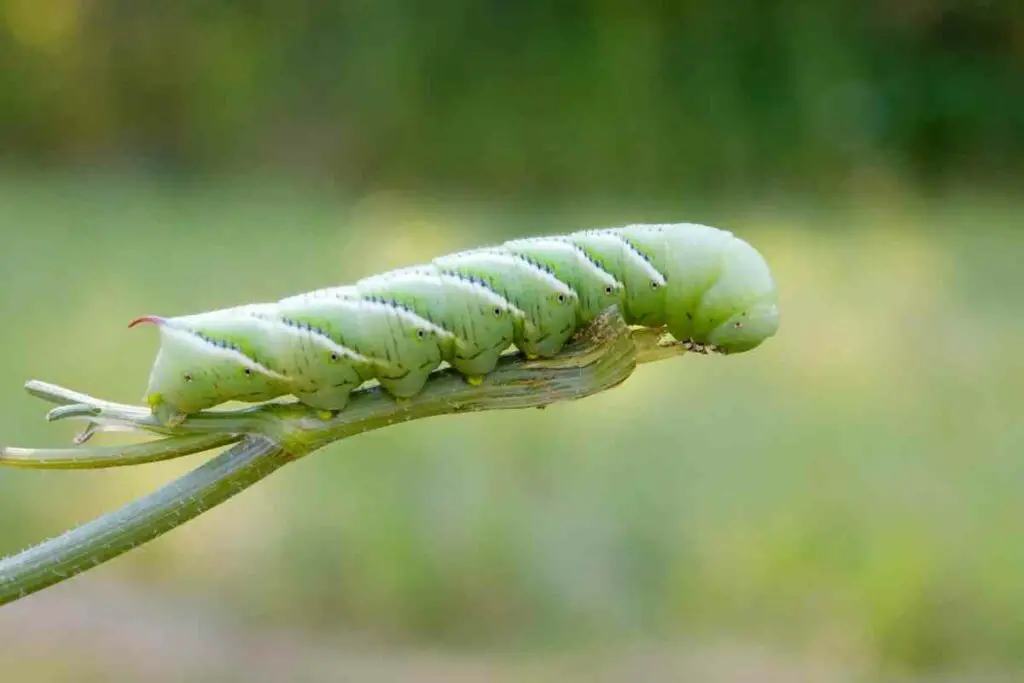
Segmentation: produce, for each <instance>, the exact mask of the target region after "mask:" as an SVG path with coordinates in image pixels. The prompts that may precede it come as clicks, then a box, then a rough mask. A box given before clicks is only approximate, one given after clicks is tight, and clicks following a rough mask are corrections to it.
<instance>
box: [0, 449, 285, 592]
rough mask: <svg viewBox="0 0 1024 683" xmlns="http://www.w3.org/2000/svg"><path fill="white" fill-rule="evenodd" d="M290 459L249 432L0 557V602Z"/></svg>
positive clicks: (185, 516)
mask: <svg viewBox="0 0 1024 683" xmlns="http://www.w3.org/2000/svg"><path fill="white" fill-rule="evenodd" d="M288 461H289V458H288V457H287V456H285V455H284V452H283V451H282V450H281V448H280V447H279V446H277V445H276V444H274V443H273V442H272V441H270V440H269V439H267V438H265V437H259V436H254V437H247V438H246V439H245V440H244V441H243V442H242V443H240V444H237V445H235V446H233V447H232V448H230V449H228V450H227V451H225V452H224V453H221V454H220V455H218V456H217V457H215V458H213V459H212V460H210V461H209V462H207V463H204V464H203V465H201V466H200V467H198V468H197V469H195V470H193V471H191V472H189V473H188V474H186V475H184V476H183V477H181V478H179V479H177V480H175V481H173V482H171V483H170V484H167V485H166V486H164V487H163V488H160V489H158V490H157V491H154V492H153V493H151V494H149V495H147V496H145V497H143V498H141V499H139V500H137V501H135V502H132V503H129V504H128V505H125V506H124V507H122V508H120V509H119V510H115V511H113V512H108V513H107V514H105V515H103V516H101V517H98V518H97V519H95V520H93V521H91V522H88V523H87V524H83V525H82V526H80V527H78V528H76V529H73V530H72V531H69V532H67V533H65V534H63V535H62V536H57V537H56V538H51V539H50V540H48V541H44V542H43V543H40V544H39V545H37V546H34V547H32V548H29V549H28V550H25V551H23V552H21V553H19V554H17V555H14V556H11V557H8V558H5V559H4V560H2V561H0V605H3V604H6V603H9V602H12V601H14V600H17V599H19V598H23V597H25V596H26V595H29V594H31V593H34V592H36V591H38V590H41V589H43V588H46V587H47V586H50V585H53V584H55V583H59V582H61V581H65V580H67V579H69V578H71V577H72V576H75V575H76V574H80V573H81V572H83V571H85V570H87V569H92V568H93V567H96V566H98V565H100V564H102V563H104V562H106V561H108V560H110V559H113V558H114V557H117V556H118V555H120V554H121V553H123V552H125V551H127V550H131V549H132V548H135V547H137V546H139V545H142V544H143V543H145V542H146V541H149V540H151V539H153V538H156V537H157V536H160V535H161V534H164V533H166V532H168V531H170V530H171V529H173V528H175V527H177V526H180V525H181V524H184V523H185V522H187V521H188V520H190V519H192V518H193V517H196V516H197V515H199V514H200V513H202V512H204V511H206V510H209V509H210V508H211V507H213V506H215V505H218V504H220V503H223V502H224V501H225V500H227V499H228V498H230V497H231V496H233V495H235V494H236V493H239V492H241V491H243V490H244V489H246V488H248V487H249V486H251V485H252V484H254V483H256V482H257V481H259V480H260V479H262V478H263V477H266V476H267V475H269V474H270V473H271V472H273V471H274V470H276V469H277V468H279V467H281V466H282V465H284V464H285V463H287V462H288Z"/></svg>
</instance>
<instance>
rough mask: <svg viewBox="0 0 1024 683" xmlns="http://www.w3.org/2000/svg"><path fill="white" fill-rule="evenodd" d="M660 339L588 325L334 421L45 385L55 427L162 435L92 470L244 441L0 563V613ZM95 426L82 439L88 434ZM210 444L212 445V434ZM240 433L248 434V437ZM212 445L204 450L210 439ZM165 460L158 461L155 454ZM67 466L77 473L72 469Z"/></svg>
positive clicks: (34, 460)
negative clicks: (122, 399) (259, 493)
mask: <svg viewBox="0 0 1024 683" xmlns="http://www.w3.org/2000/svg"><path fill="white" fill-rule="evenodd" d="M686 350H687V349H686V347H685V345H681V344H675V343H666V342H664V341H663V340H662V339H661V338H660V336H659V335H658V333H657V332H656V331H652V330H634V331H630V329H629V328H628V327H627V326H626V324H625V323H624V322H623V320H622V318H621V317H620V316H619V315H618V313H617V312H616V311H615V310H614V309H610V310H609V311H606V312H605V314H603V315H602V316H600V317H599V318H598V319H597V320H596V321H594V323H592V324H591V325H590V326H589V327H588V328H587V329H586V330H585V331H584V332H583V334H582V335H581V336H580V338H579V339H577V340H576V341H574V342H573V343H572V344H570V345H569V346H567V347H566V349H565V350H564V351H563V352H562V353H561V354H560V355H559V356H557V357H556V358H553V359H547V360H535V361H525V360H523V359H522V358H521V357H519V356H509V357H505V358H502V360H501V363H500V364H499V366H498V368H497V369H496V370H495V371H494V372H492V373H491V374H489V375H488V376H487V377H486V379H485V381H484V382H483V383H482V384H481V385H479V386H473V385H470V384H469V383H467V382H466V381H465V380H464V379H462V378H461V377H460V376H459V375H458V374H457V373H455V372H454V371H443V372H439V373H437V374H436V376H435V377H433V378H432V379H431V380H430V382H428V384H427V386H426V388H425V389H424V390H423V391H422V392H421V393H420V394H418V395H417V396H416V397H415V398H413V399H410V400H408V401H405V402H396V401H395V400H394V399H392V398H391V397H390V396H388V395H387V394H386V393H385V392H383V391H382V390H380V389H379V388H373V389H366V390H361V391H358V392H356V393H355V394H354V395H353V397H352V399H351V401H350V403H349V405H348V406H347V407H346V408H345V410H343V411H340V412H339V413H337V414H336V415H332V416H328V417H327V418H326V419H325V417H324V416H322V415H321V414H320V413H318V412H317V411H315V410H312V409H310V408H308V407H306V406H302V405H299V404H271V405H265V406H259V407H256V408H247V409H243V410H236V411H222V412H215V411H211V412H208V413H202V414H200V415H197V416H194V417H190V418H189V419H187V420H185V422H183V423H182V424H181V425H180V426H178V427H175V428H168V427H165V426H163V425H160V424H159V423H156V422H155V421H154V420H152V418H151V416H150V415H149V413H148V411H147V410H146V409H144V408H140V407H137V406H128V405H124V404H118V403H111V402H109V401H103V400H100V399H95V398H93V397H91V396H86V395H84V394H80V393H77V392H73V391H70V390H68V389H64V388H63V387H58V386H55V385H50V384H45V383H42V382H30V383H29V384H28V385H27V389H28V390H29V391H30V393H32V394H34V395H36V396H38V397H40V398H43V399H45V400H48V401H51V402H53V403H58V404H60V405H61V408H57V409H55V410H54V411H51V413H50V419H60V418H75V419H84V420H86V421H88V422H89V429H93V428H96V429H99V430H103V429H132V430H137V431H144V432H152V433H156V434H160V435H162V436H165V437H169V438H165V439H164V440H163V441H157V442H154V443H153V444H146V445H144V446H140V445H139V444H133V445H129V446H124V447H121V448H120V450H118V448H117V447H110V446H107V447H97V448H83V449H80V451H81V453H82V455H81V456H79V457H78V458H77V461H78V462H79V463H87V464H90V465H91V466H93V467H103V466H115V465H120V464H130V463H129V462H127V461H131V460H133V459H134V462H146V461H152V460H155V459H168V458H172V457H178V456H180V455H185V454H187V453H194V452H197V450H201V449H198V448H197V447H196V446H197V444H199V445H203V444H204V443H209V445H208V446H207V448H213V447H214V446H218V445H224V444H225V443H229V442H231V441H235V440H238V439H239V438H241V439H242V441H241V442H240V443H237V444H235V445H234V446H232V447H231V448H230V449H228V450H227V451H225V452H223V453H221V454H220V455H218V456H216V457H214V458H213V459H212V460H210V461H208V462H207V463H205V464H203V465H201V466H200V467H198V468H197V469H195V470H193V471H191V472H189V473H188V474H186V475H184V476H183V477H181V478H179V479H177V480H175V481H173V482H171V483H169V484H167V485H165V486H164V487H162V488H160V489H158V490H157V491H155V492H153V493H151V494H149V495H147V496H144V497H143V498H141V499H139V500H137V501H135V502H132V503H129V504H128V505H126V506H124V507H122V508H120V509H118V510H115V511H113V512H110V513H107V514H105V515H103V516H101V517H99V518H97V519H95V520H93V521H92V522H89V523H87V524H84V525H82V526H80V527H78V528H76V529H74V530H72V531H69V532H67V533H65V534H63V535H61V536H58V537H56V538H52V539H50V540H48V541H45V542H43V543H41V544H39V545H37V546H34V547H32V548H29V549H27V550H25V551H22V552H21V553H19V554H17V555H13V556H10V557H7V558H5V559H3V560H0V605H2V604H6V603H9V602H11V601H13V600H17V599H19V598H22V597H24V596H26V595H29V594H31V593H33V592H35V591H38V590H41V589H43V588H45V587H47V586H50V585H53V584H55V583H58V582H60V581H64V580H66V579H69V578H71V577H72V576H75V575H76V574H79V573H81V572H83V571H85V570H87V569H91V568H93V567H95V566H99V565H100V564H103V563H104V562H106V561H108V560H111V559H113V558H114V557H117V556H118V555H120V554H122V553H124V552H126V551H128V550H130V549H132V548H135V547H138V546H139V545H141V544H143V543H146V542H147V541H150V540H152V539H154V538H156V537H158V536H160V535H162V534H164V533H166V532H168V531H170V530H171V529H174V528H175V527H177V526H180V525H181V524H184V523H185V522H187V521H188V520H190V519H192V518H194V517H196V516H198V515H200V514H202V513H203V512H205V511H207V510H209V509H210V508H212V507H214V506H216V505H219V504H220V503H222V502H224V501H226V500H227V499H229V498H230V497H232V496H233V495H235V494H236V493H239V492H241V491H243V490H244V489H246V488H248V487H249V486H252V485H253V484H255V483H256V482H258V481H260V480H261V479H263V478H264V477H266V476H268V475H269V474H271V473H272V472H274V471H276V470H277V469H278V468H280V467H281V466H283V465H285V464H287V463H289V462H292V461H293V460H295V459H297V458H300V457H303V456H305V455H307V454H309V453H312V452H314V451H316V450H319V449H321V448H323V447H324V446H326V445H327V444H329V443H332V442H335V441H338V440H341V439H344V438H347V437H349V436H353V435H356V434H360V433H362V432H366V431H369V430H373V429H380V428H382V427H387V426H390V425H392V424H397V423H400V422H407V421H409V420H415V419H421V418H425V417H431V416H437V415H444V414H452V413H460V412H467V411H479V410H504V409H516V408H530V407H535V408H536V407H544V406H547V405H550V404H551V403H554V402H557V401H564V400H572V399H578V398H582V397H584V396H589V395H591V394H594V393H597V392H600V391H604V390H607V389H610V388H612V387H614V386H616V385H618V384H620V383H621V382H623V381H625V380H626V378H627V377H629V376H630V374H632V372H633V370H634V369H635V367H636V365H637V363H639V362H649V361H652V360H660V359H662V358H666V357H669V356H671V355H678V354H680V353H683V352H685V351H686ZM89 429H87V432H86V437H83V439H82V440H84V438H87V436H88V435H89V434H91V433H92V432H90V431H89ZM204 435H205V436H204ZM240 435H242V436H240ZM204 438H205V439H208V440H209V441H208V442H203V441H202V439H204ZM72 450H73V449H37V450H32V449H10V448H8V449H0V452H2V453H4V457H0V465H3V464H8V465H16V466H19V467H44V468H45V467H51V468H52V467H73V466H74V462H73V456H71V455H70V453H69V451H72ZM157 456H158V457H157ZM69 463H70V464H69Z"/></svg>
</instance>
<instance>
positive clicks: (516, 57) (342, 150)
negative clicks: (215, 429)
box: [0, 0, 1024, 195]
mask: <svg viewBox="0 0 1024 683" xmlns="http://www.w3.org/2000/svg"><path fill="white" fill-rule="evenodd" d="M1021 8H1022V5H1021V3H1019V2H1017V1H1016V0H991V1H989V2H961V1H958V0H914V1H911V2H886V1H884V0H866V1H864V2H847V1H846V0H816V1H815V2H805V1H804V0H776V1H774V2H762V1H760V0H735V1H733V2H718V3H716V2H706V1H699V0H684V1H681V2H669V3H653V2H635V3H633V2H629V3H627V2H612V1H608V0H568V1H564V2H512V1H510V0H484V1H481V0H445V1H444V2H416V1H414V0H380V1H374V2H369V1H365V0H340V1H338V2H330V1H327V0H297V1H296V2H279V1H277V2H275V1H272V0H252V1H247V2H239V1H237V0H178V1H177V2H154V1H152V0H147V1H142V0H135V1H133V2H127V1H121V2H119V1H116V0H0V64H2V65H3V68H2V69H0V143H2V144H0V158H6V159H15V160H16V159H30V160H34V161H35V160H44V161H46V162H48V163H51V164H67V163H72V164H83V163H92V162H96V161H107V162H110V161H116V162H119V163H127V164H130V165H142V166H149V167H156V168H165V169H166V168H173V169H177V170H184V171H203V170H226V169H239V168H244V169H251V168H253V167H272V168H274V169H281V168H291V169H293V170H301V171H303V172H305V173H313V174H326V175H328V176H329V177H330V178H332V179H334V181H335V182H337V184H338V185H340V186H343V187H345V188H347V189H354V190H357V191H358V190H359V189H360V188H363V187H366V186H373V185H379V184H391V185H395V184H397V185H402V186H407V187H408V186H428V187H429V186H449V187H455V188H458V189H459V190H460V191H467V190H473V191H479V192H489V193H495V194H501V193H509V192H516V193H529V194H537V193H544V194H548V195H551V194H560V193H565V192H574V193H589V194H607V193H608V192H609V190H610V189H611V188H614V190H615V192H616V193H619V194H622V193H631V194H637V193H642V194H650V193H658V194H662V195H672V194H674V193H675V192H676V191H677V190H678V188H679V186H680V185H681V184H686V185H687V186H689V187H692V188H696V189H699V190H701V191H703V192H713V191H719V192H725V191H734V190H736V189H738V188H744V187H749V186H762V185H764V184H765V183H768V184H770V185H776V186H782V187H789V186H793V185H797V186H806V185H821V184H825V185H827V184H829V183H834V182H842V181H845V180H847V179H848V178H849V177H850V176H851V174H854V175H856V174H857V173H858V172H861V171H864V170H870V169H874V168H877V167H879V166H883V167H890V166H895V167H896V168H898V169H899V170H901V171H904V172H907V173H909V174H911V175H912V176H913V177H915V178H917V179H919V180H922V181H945V180H951V179H955V180H962V179H963V178H964V177H965V176H967V177H974V178H976V179H978V180H985V179H988V178H990V177H993V176H995V177H1000V176H1001V177H1004V178H1005V177H1006V175H1007V174H1008V173H1012V172H1017V171H1020V170H1021V169H1022V166H1024V161H1022V160H1024V10H1022V9H1021Z"/></svg>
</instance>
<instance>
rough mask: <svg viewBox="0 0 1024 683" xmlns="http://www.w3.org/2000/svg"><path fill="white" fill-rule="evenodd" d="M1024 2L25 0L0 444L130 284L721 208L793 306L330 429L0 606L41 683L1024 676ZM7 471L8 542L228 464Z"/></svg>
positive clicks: (35, 407)
mask: <svg viewBox="0 0 1024 683" xmlns="http://www.w3.org/2000/svg"><path fill="white" fill-rule="evenodd" d="M1022 173H1024V5H1021V3H1019V2H1017V1H1016V0H1004V1H998V0H990V1H988V2H957V1H955V0H900V1H899V2H882V1H881V0H866V1H864V2H856V3H854V2H843V1H841V0H815V1H814V2H811V1H810V0H808V1H807V2H801V1H800V0H776V1H774V2H755V1H754V0H735V1H733V2H729V3H726V2H721V3H718V4H715V3H713V2H709V1H707V0H704V1H699V0H687V1H680V2H674V3H673V2H669V3H646V2H636V3H625V2H612V1H611V0H568V1H565V2H558V3H554V2H552V3H542V2H509V1H508V0H504V1H503V0H475V1H470V0H441V1H439V2H433V3H417V2H413V1H411V0H377V1H375V2H369V1H358V0H343V1H338V2H327V1H325V0H297V1H295V2H291V3H285V2H274V1H272V0H251V1H250V2H234V1H230V0H202V1H198V0H177V1H176V2H173V3H171V2H147V1H142V0H136V1H135V2H117V1H115V0H0V306H2V308H0V320H2V323H3V334H2V338H0V349H2V351H3V353H2V354H0V407H2V410H0V442H3V443H8V444H11V443H14V444H19V445H56V444H63V443H66V442H67V439H69V438H70V437H71V435H72V432H71V427H64V426H59V425H52V426H48V425H46V424H45V423H44V422H43V420H42V415H43V411H44V409H45V406H44V405H43V404H41V403H39V402H37V401H35V400H33V399H31V398H30V397H28V396H27V395H26V394H24V393H23V391H22V389H21V385H22V383H23V382H24V381H25V380H27V379H29V378H39V379H45V380H48V381H54V382H59V383H61V384H64V385H68V386H73V387H75V388H78V389H81V390H84V391H89V392H91V393H94V394H98V395H101V396H104V397H109V398H111V399H115V400H122V401H132V402H135V401H138V400H140V397H141V394H142V391H143V389H144V386H145V379H146V376H147V373H148V366H149V363H150V362H151V360H152V355H153V352H154V350H155V338H154V335H152V334H150V333H148V332H144V331H141V330H133V331H131V332H129V331H128V330H127V329H126V322H127V321H128V320H130V319H131V318H133V317H135V316H137V315H139V314H144V313H160V314H180V313H187V312H196V311H200V310H206V309H210V308H215V307H220V306H228V305H234V304H238V303H243V302H249V301H257V300H264V299H273V298H277V297H280V296H283V295H285V294H290V293H294V292H299V291H303V290H306V289H311V288H314V287H320V286H324V285H329V284H340V283H345V282H349V281H351V280H353V279H355V278H357V277H360V276H362V275H367V274H371V273H374V272H378V271H381V270H384V269H387V268H391V267H397V266H401V265H408V264H412V263H416V262H420V261H423V260H426V259H429V258H431V257H432V256H435V255H438V254H441V253H444V252H447V251H452V250H455V249H459V248H466V247H471V246H479V245H481V244H486V243H490V242H494V241H497V240H502V239H507V238H511V237H514V236H525V235H533V234H542V233H557V232H566V231H570V230H574V229H578V228H582V227H591V226H604V225H614V224H619V223H625V222H641V221H652V222H653V221H687V220H688V221H697V222H705V223H710V224H713V225H719V226H722V227H727V228H731V229H733V230H735V231H737V232H738V233H740V234H741V235H742V236H744V237H746V238H748V239H749V240H750V241H752V242H753V243H754V244H755V245H756V246H757V247H758V248H759V249H760V250H761V251H762V252H763V253H764V254H765V255H766V256H767V258H768V259H769V261H770V263H771V264H772V266H773V268H774V271H775V273H776V276H777V279H778V283H779V288H780V290H781V296H782V314H783V319H782V320H783V325H782V329H781V331H780V334H779V335H778V336H777V337H776V338H775V339H773V340H772V341H771V342H770V343H769V344H766V345H765V346H764V347H762V348H761V349H759V350H758V351H757V352H756V353H751V354H747V355H744V356H737V357H732V358H727V359H722V358H703V357H699V358H682V359H677V360H673V361H671V362H666V363H664V364H659V365H657V366H645V367H643V368H641V369H640V370H638V371H637V372H636V374H635V375H634V376H633V377H632V378H631V379H630V380H629V381H628V382H627V383H626V384H625V385H623V386H621V387H620V388H617V389H616V390H614V391H611V392H608V393H606V394H603V395H600V396H596V397H593V398H590V399H587V400H585V401H580V402H575V403H572V404H562V405H558V406H555V407H552V408H550V409H548V410H546V411H523V412H507V413H488V414H478V415H465V416H458V417H446V418H437V419H432V420H426V421H421V422H416V423H412V424H407V425H401V426H396V427H393V428H390V429H386V430H383V431H379V432H375V433H371V434H367V435H364V436H361V437H358V438H354V439H351V440H349V441H346V442H345V443H343V444H336V445H334V446H332V447H330V448H327V449H326V450H324V451H322V452H320V453H318V454H316V455H314V456H313V457H310V458H309V459H307V460H305V461H303V462H300V463H298V464H295V465H292V466H290V467H288V468H285V469H284V470H282V471H281V472H279V473H277V474H276V475H275V476H273V477H271V478H270V479H268V480H267V481H265V482H263V483H261V484H260V485H258V486H257V487H256V488H254V489H252V490H250V491H248V492H246V493H244V494H243V495H242V496H240V497H238V498H236V499H234V500H232V501H230V502H228V503H227V504H225V505H223V506H222V507H220V508H217V509H216V510H213V511H211V512H209V513H208V514H206V515H203V516H202V517H200V518H199V519H198V520H196V521H194V522H193V523H190V524H188V525H186V526H185V527H183V528H181V529H179V530H176V531H174V532H172V533H171V534H169V535H168V536H166V537H163V538H161V539H159V540H157V541H155V542H153V543H151V544H149V545H147V546H145V547H142V548H140V549H138V550H137V551H135V552H132V553H130V554H128V555H126V556H123V557H122V558H119V559H117V560H115V561H114V562H112V563H110V564H109V565H105V566H104V567H102V568H99V569H96V570H95V571H92V572H89V573H87V574H86V575H83V576H80V577H78V578H76V579H74V580H72V581H70V582H68V583H66V584H62V585H59V586H56V587H54V588H52V589H49V590H47V591H44V592H43V593H40V594H38V595H35V596H32V597H31V598H29V599H26V600H24V601H21V602H18V603H15V604H13V605H10V606H8V607H5V608H4V609H3V610H0V670H2V671H3V672H4V673H3V677H4V679H5V680H12V681H13V680H19V681H22V680H23V681H134V680H146V681H157V682H159V681H182V680H210V681H235V680H237V681H242V680H245V681H282V680H301V681H342V680H344V681H485V682H502V683H504V682H512V681H516V682H518V681H531V682H532V681H568V680H580V681H609V682H610V681H616V682H617V681H668V680H671V681H677V680H700V681H711V682H715V681H730V682H731V681H795V680H807V681H811V680H813V681H844V682H845V681H851V682H852V681H858V682H859V681H914V682H916V683H923V682H933V681H943V682H945V681H954V680H956V681H986V682H989V681H1003V680H1005V681H1011V680H1014V681H1016V680H1021V679H1020V676H1021V675H1022V673H1024V542H1022V539H1024V495H1022V492H1024V420H1022V418H1021V415H1022V409H1024V396H1022V389H1024V356H1022V355H1021V352H1020V348H1021V342H1022V341H1024V319H1022V316H1021V311H1022V310H1024V309H1022V306H1021V296H1022V295H1024V276H1022V274H1021V268H1022V267H1024V265H1022V264H1024V235H1022V233H1021V228H1022V227H1024V193H1022V188H1024V174H1022ZM203 457H204V456H196V457H192V458H189V459H188V460H187V461H183V462H174V463H166V464H159V465H150V466H144V467H139V468H128V469H122V470H112V471H106V472H83V473H74V472H72V473H55V472H50V473H37V472H30V471H19V470H11V471H0V518H2V519H3V522H2V524H0V551H2V552H4V553H8V552H14V551H17V550H19V549H20V548H23V547H25V546H27V545H29V544H31V543H33V542H36V541H38V540H41V539H43V538H45V537H49V536H51V535H54V534H57V533H60V532H61V531H63V530H65V529H67V528H70V527H72V526H74V525H76V524H79V523H82V522H84V521H86V520H88V519H90V518H92V517H94V516H96V515H98V514H100V513H102V512H104V511H107V510H109V509H112V508H114V507H115V506H118V505H120V504H123V503H126V502H128V501H129V500H132V499H134V498H136V497H138V496H140V495H142V494H144V493H146V492H148V491H150V490H152V489H154V488H156V487H157V486H159V485H161V484H162V483H164V482H166V481H168V480H170V479H171V478H173V477H175V476H177V475H178V474H180V473H183V472H184V471H186V470H187V469H190V468H191V467H194V466H195V465H196V464H198V463H199V462H201V460H202V458H203Z"/></svg>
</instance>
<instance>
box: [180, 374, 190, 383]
mask: <svg viewBox="0 0 1024 683" xmlns="http://www.w3.org/2000/svg"><path fill="white" fill-rule="evenodd" d="M182 379H183V380H185V381H186V382H191V381H192V374H191V373H188V372H186V373H185V374H184V375H183V376H182Z"/></svg>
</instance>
